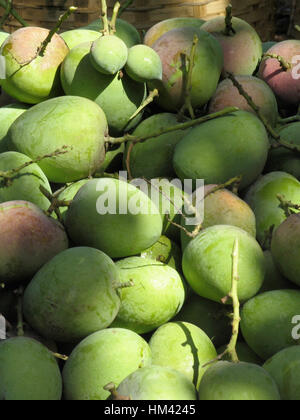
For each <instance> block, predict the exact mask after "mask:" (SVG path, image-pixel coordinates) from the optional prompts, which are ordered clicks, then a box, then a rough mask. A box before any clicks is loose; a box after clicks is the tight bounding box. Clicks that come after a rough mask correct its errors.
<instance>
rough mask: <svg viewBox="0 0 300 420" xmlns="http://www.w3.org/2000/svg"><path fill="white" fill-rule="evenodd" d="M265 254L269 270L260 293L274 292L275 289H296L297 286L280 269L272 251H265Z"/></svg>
mask: <svg viewBox="0 0 300 420" xmlns="http://www.w3.org/2000/svg"><path fill="white" fill-rule="evenodd" d="M264 255H265V259H266V264H267V271H266V275H265V280H264V284H263V286H262V288H261V289H260V291H259V293H260V294H261V293H264V292H272V291H273V290H285V289H295V288H296V286H295V285H294V284H293V283H291V282H289V281H288V280H287V279H286V278H284V277H283V275H282V274H281V273H280V271H279V270H278V268H277V266H276V264H275V261H274V258H273V256H272V254H271V251H269V250H266V251H264Z"/></svg>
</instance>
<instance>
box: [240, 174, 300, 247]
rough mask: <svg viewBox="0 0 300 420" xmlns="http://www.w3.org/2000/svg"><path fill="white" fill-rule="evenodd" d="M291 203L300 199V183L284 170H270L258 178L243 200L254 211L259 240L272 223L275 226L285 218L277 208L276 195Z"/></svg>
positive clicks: (261, 239)
mask: <svg viewBox="0 0 300 420" xmlns="http://www.w3.org/2000/svg"><path fill="white" fill-rule="evenodd" d="M278 194H281V195H283V196H284V198H285V200H287V201H291V202H292V203H298V202H299V201H300V183H299V181H298V180H297V179H296V178H294V177H293V176H292V175H290V174H288V173H285V172H271V173H269V174H267V175H264V176H263V177H261V178H260V179H258V180H257V181H256V182H255V183H254V184H253V185H252V186H251V187H250V189H249V190H248V191H247V193H246V196H245V201H246V202H247V203H248V204H249V206H250V207H251V208H252V210H253V211H254V214H255V217H256V230H257V238H258V240H259V242H263V241H264V239H265V235H266V232H267V231H269V230H270V228H271V227H272V226H273V225H274V227H275V228H277V227H278V226H279V225H281V223H282V222H283V221H284V220H285V219H286V217H285V214H284V211H283V210H282V209H281V208H279V201H278V198H277V195H278Z"/></svg>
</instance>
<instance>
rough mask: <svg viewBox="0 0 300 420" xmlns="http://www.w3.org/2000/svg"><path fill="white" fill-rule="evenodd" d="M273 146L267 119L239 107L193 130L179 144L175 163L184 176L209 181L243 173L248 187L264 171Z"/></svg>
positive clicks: (175, 166)
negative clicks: (235, 110)
mask: <svg viewBox="0 0 300 420" xmlns="http://www.w3.org/2000/svg"><path fill="white" fill-rule="evenodd" d="M269 147H270V145H269V139H268V134H267V131H266V129H265V127H264V125H263V123H262V122H261V121H260V120H259V119H258V118H257V117H256V116H255V115H252V114H251V113H249V112H246V111H237V112H235V113H232V114H230V115H226V116H224V117H221V118H218V119H215V120H212V121H207V122H205V123H204V124H201V125H199V126H197V127H195V128H193V129H192V130H191V131H189V133H188V134H187V135H186V136H185V137H184V138H183V139H182V140H181V141H180V142H179V143H178V144H177V146H176V148H175V153H174V158H173V165H174V169H175V172H176V173H177V175H178V176H179V178H180V179H182V180H183V179H193V180H194V181H196V179H204V180H205V183H206V184H223V183H224V182H226V181H228V180H229V179H231V178H233V177H236V176H240V175H242V182H241V184H240V188H241V189H244V188H246V187H248V186H249V185H251V184H252V183H253V182H254V181H255V180H256V179H257V178H258V176H259V175H260V174H261V173H262V171H263V169H264V166H265V163H266V161H267V157H268V151H269Z"/></svg>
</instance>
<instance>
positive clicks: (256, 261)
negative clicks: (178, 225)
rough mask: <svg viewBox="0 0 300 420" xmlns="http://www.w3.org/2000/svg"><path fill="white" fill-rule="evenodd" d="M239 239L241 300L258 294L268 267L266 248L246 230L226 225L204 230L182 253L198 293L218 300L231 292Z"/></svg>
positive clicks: (190, 282) (239, 294) (239, 290)
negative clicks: (236, 246) (264, 251)
mask: <svg viewBox="0 0 300 420" xmlns="http://www.w3.org/2000/svg"><path fill="white" fill-rule="evenodd" d="M236 239H237V240H238V242H239V259H238V261H239V277H240V280H239V286H238V296H239V299H240V302H245V301H247V300H248V299H250V298H252V297H253V296H255V295H256V294H257V292H258V291H259V289H260V288H261V286H262V284H263V281H264V277H265V270H266V262H265V258H264V254H263V251H262V249H261V248H260V246H259V244H258V243H257V242H256V240H255V239H254V238H253V237H252V236H250V235H249V234H248V233H247V232H245V231H244V230H242V229H240V228H237V227H235V226H227V225H218V226H213V227H210V228H207V229H205V230H203V231H202V232H201V233H200V234H199V235H198V236H197V237H196V238H195V239H193V240H192V242H190V243H189V245H188V246H187V248H186V249H185V251H184V253H183V262H182V268H183V273H184V276H185V278H186V280H187V281H188V283H189V284H190V286H191V287H192V289H193V290H194V291H195V292H196V293H197V294H199V295H200V296H202V297H204V298H206V299H210V300H213V301H215V302H218V303H220V302H221V300H222V299H223V298H224V296H228V293H229V292H230V290H231V285H232V250H233V246H234V243H235V240H236ZM228 303H229V302H228Z"/></svg>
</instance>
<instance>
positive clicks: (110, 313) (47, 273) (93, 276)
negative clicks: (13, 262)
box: [23, 247, 120, 343]
mask: <svg viewBox="0 0 300 420" xmlns="http://www.w3.org/2000/svg"><path fill="white" fill-rule="evenodd" d="M117 287H118V270H117V268H116V266H115V264H114V262H113V261H112V260H111V259H110V258H109V257H108V256H107V255H105V254H104V253H103V252H101V251H99V250H97V249H93V248H85V247H78V248H70V249H68V250H66V251H63V252H61V253H60V254H58V255H56V256H55V257H54V258H53V259H52V260H51V261H49V262H48V264H46V265H44V266H43V267H42V268H41V269H40V270H39V271H38V272H37V274H36V275H35V276H34V278H33V279H32V281H31V282H30V284H29V285H28V287H27V288H26V290H25V293H24V299H23V310H24V315H25V318H26V319H27V321H28V323H29V324H30V325H31V326H32V327H33V328H34V329H35V330H36V331H37V332H39V333H40V334H41V335H42V336H44V337H47V338H50V339H53V340H55V341H59V342H67V343H68V342H69V343H72V342H78V341H80V340H82V339H83V338H85V337H87V336H88V335H90V334H92V333H94V332H96V331H99V330H102V329H104V328H106V327H108V326H109V325H111V323H112V322H113V320H114V319H115V317H116V316H117V314H118V311H119V308H120V298H119V296H118V292H117Z"/></svg>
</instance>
